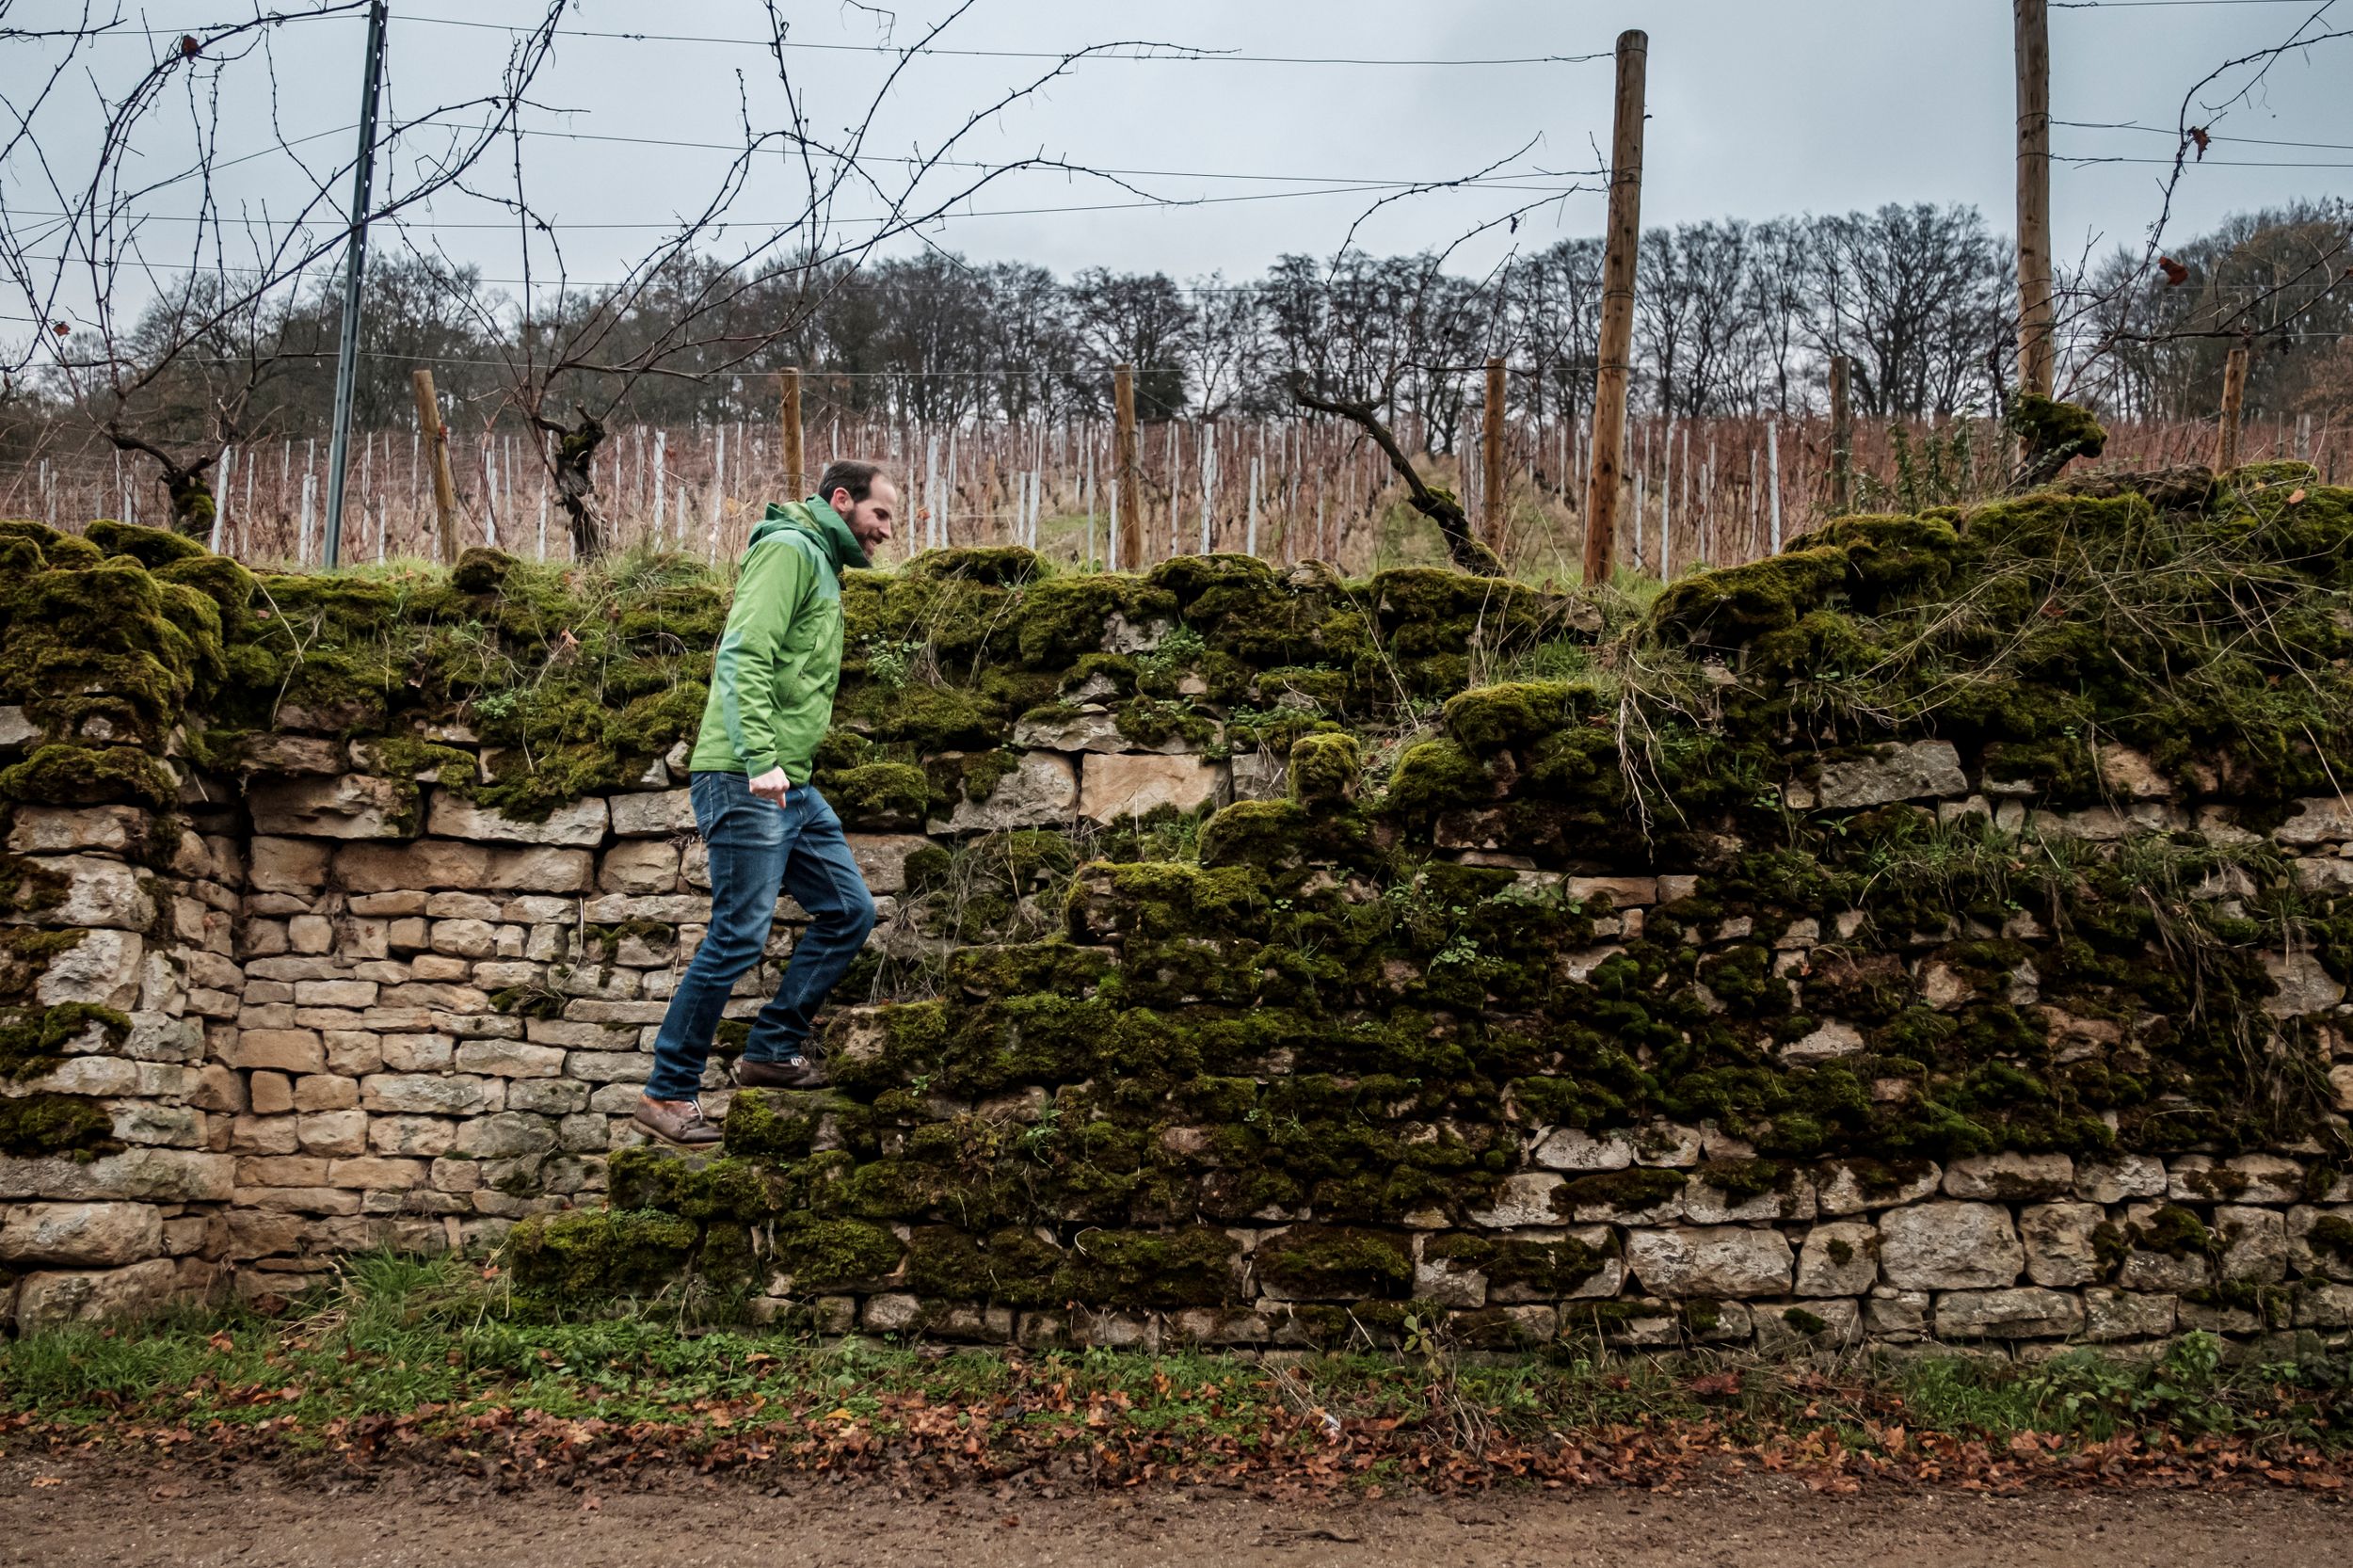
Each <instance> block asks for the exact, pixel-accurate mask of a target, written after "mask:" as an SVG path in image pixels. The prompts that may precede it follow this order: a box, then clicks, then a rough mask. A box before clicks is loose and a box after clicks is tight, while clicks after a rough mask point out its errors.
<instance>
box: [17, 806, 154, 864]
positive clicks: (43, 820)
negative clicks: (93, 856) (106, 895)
mask: <svg viewBox="0 0 2353 1568" xmlns="http://www.w3.org/2000/svg"><path fill="white" fill-rule="evenodd" d="M153 821H154V819H153V818H152V817H151V816H150V815H149V814H148V813H147V812H145V811H143V810H141V809H140V808H137V807H136V806H36V805H33V804H31V803H29V802H27V803H26V804H24V805H22V806H19V807H18V808H16V814H15V816H14V817H12V818H11V819H10V820H9V823H8V853H9V854H10V855H72V854H75V853H77V852H81V851H85V850H102V851H104V852H105V853H107V854H110V855H123V854H127V853H129V852H130V851H131V850H132V849H133V848H134V847H140V848H144V847H145V845H146V843H147V835H148V831H149V829H150V827H151V826H152V823H153Z"/></svg>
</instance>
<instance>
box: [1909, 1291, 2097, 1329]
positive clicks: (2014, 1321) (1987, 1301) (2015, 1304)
mask: <svg viewBox="0 0 2353 1568" xmlns="http://www.w3.org/2000/svg"><path fill="white" fill-rule="evenodd" d="M2083 1326H2084V1304H2083V1302H2082V1299H2081V1298H2079V1297H2078V1296H2077V1295H2076V1294H2075V1293H2074V1292H2073V1291H2072V1290H2048V1289H2044V1288H2041V1287H2040V1286H2033V1285H2027V1286H2018V1287H2014V1288H2008V1289H2001V1290H1946V1291H1944V1292H1942V1293H1940V1294H1939V1295H1938V1296H1937V1298H1936V1335H1937V1337H1938V1338H1940V1339H2064V1338H2067V1337H2068V1336H2071V1335H2073V1334H2076V1333H2078V1332H2080V1331H2081V1330H2082V1328H2083Z"/></svg>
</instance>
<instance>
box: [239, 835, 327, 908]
mask: <svg viewBox="0 0 2353 1568" xmlns="http://www.w3.org/2000/svg"><path fill="white" fill-rule="evenodd" d="M329 853H330V848H329V846H328V845H326V844H323V843H320V842H318V841H317V840H312V839H280V838H271V837H267V836H259V837H256V838H253V839H251V840H248V841H247V843H246V886H247V887H248V888H250V889H251V890H252V891H254V892H257V893H296V894H310V893H313V892H316V891H317V890H318V889H319V888H323V887H325V886H326V885H327V861H328V855H329Z"/></svg>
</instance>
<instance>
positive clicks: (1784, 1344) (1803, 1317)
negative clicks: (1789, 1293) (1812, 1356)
mask: <svg viewBox="0 0 2353 1568" xmlns="http://www.w3.org/2000/svg"><path fill="white" fill-rule="evenodd" d="M1749 1314H1750V1316H1751V1318H1752V1319H1753V1321H1754V1323H1755V1328H1756V1352H1757V1354H1759V1355H1765V1356H1785V1355H1799V1354H1802V1353H1803V1352H1807V1351H1813V1350H1833V1349H1836V1348H1838V1347H1840V1346H1844V1345H1852V1344H1856V1343H1858V1342H1859V1341H1860V1340H1861V1339H1862V1338H1863V1307H1862V1304H1861V1303H1859V1302H1854V1301H1848V1300H1841V1299H1833V1298H1826V1297H1818V1296H1817V1297H1812V1298H1809V1299H1807V1300H1805V1301H1802V1302H1794V1303H1790V1304H1781V1303H1778V1302H1758V1303H1755V1304H1753V1305H1751V1306H1750V1308H1749Z"/></svg>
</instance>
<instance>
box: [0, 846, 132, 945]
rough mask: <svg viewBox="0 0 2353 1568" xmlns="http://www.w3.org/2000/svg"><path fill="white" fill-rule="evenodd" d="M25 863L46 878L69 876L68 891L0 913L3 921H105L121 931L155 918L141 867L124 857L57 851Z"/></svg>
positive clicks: (55, 923)
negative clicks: (31, 905)
mask: <svg viewBox="0 0 2353 1568" xmlns="http://www.w3.org/2000/svg"><path fill="white" fill-rule="evenodd" d="M24 867H25V869H26V870H27V871H31V872H39V873H40V874H41V875H42V876H44V877H49V876H55V877H60V878H62V879H64V883H65V888H64V891H63V893H62V894H61V895H60V896H59V897H58V899H57V900H56V903H54V904H43V905H41V906H40V908H39V909H36V910H31V911H24V912H10V913H8V914H6V915H4V916H0V921H5V922H6V923H8V924H11V925H24V924H28V923H31V922H32V921H34V920H39V921H40V923H41V924H42V925H53V926H66V925H80V926H106V927H110V928H112V929H115V930H118V931H145V930H147V929H148V928H149V927H151V926H152V925H153V924H154V923H155V904H154V901H153V900H152V899H151V898H149V897H148V896H147V893H146V891H145V890H144V889H143V888H140V887H139V872H137V870H136V868H134V867H131V866H126V865H124V864H123V863H122V862H121V861H120V860H104V859H100V858H99V857H98V856H94V855H55V856H27V857H26V858H25V860H24Z"/></svg>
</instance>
